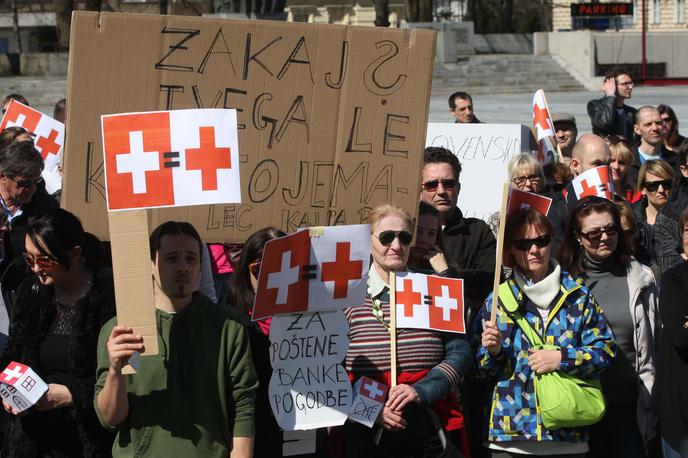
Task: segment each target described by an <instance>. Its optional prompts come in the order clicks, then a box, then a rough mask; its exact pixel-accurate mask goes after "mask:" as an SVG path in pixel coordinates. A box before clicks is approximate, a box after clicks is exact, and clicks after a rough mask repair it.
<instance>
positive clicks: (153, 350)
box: [109, 210, 158, 356]
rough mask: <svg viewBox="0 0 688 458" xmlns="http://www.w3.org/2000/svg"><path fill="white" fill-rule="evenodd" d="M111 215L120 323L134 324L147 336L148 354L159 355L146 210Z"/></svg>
mask: <svg viewBox="0 0 688 458" xmlns="http://www.w3.org/2000/svg"><path fill="white" fill-rule="evenodd" d="M109 216H110V237H111V238H110V242H111V243H112V266H113V268H112V270H113V275H114V278H115V302H116V304H117V324H123V325H126V326H131V327H132V328H133V329H134V334H138V335H141V336H142V337H143V344H144V346H145V348H146V351H145V355H147V356H148V355H157V354H158V332H157V328H156V325H155V299H154V296H153V282H152V281H151V275H152V274H151V260H150V248H149V244H148V216H147V214H146V210H132V211H126V212H110V213H109Z"/></svg>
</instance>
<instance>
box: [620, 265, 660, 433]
mask: <svg viewBox="0 0 688 458" xmlns="http://www.w3.org/2000/svg"><path fill="white" fill-rule="evenodd" d="M626 280H627V281H628V293H629V297H630V301H629V307H630V311H631V316H632V317H633V324H634V326H635V349H636V359H635V368H636V373H637V374H638V380H639V385H638V410H637V418H638V427H639V428H640V433H641V434H642V435H643V438H644V439H645V441H647V440H649V439H652V438H653V437H654V436H655V434H656V430H655V428H656V422H657V420H656V418H655V417H654V415H652V413H651V412H650V402H651V393H652V385H653V383H654V381H655V367H656V361H657V357H658V355H659V346H660V344H661V334H662V323H661V319H660V316H659V291H658V288H657V283H656V282H655V277H654V275H653V274H652V270H650V268H649V267H647V266H645V265H643V264H640V263H639V262H638V261H636V260H631V262H630V263H629V266H628V268H627V269H626Z"/></svg>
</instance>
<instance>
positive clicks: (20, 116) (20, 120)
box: [7, 113, 26, 127]
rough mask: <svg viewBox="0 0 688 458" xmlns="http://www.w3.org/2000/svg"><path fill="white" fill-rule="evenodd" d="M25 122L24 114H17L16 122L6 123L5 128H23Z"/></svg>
mask: <svg viewBox="0 0 688 458" xmlns="http://www.w3.org/2000/svg"><path fill="white" fill-rule="evenodd" d="M25 122H26V115H25V114H24V113H19V114H18V115H17V120H16V121H8V122H7V127H15V126H16V127H24V123H25Z"/></svg>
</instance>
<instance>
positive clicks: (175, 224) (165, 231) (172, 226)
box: [148, 221, 203, 261]
mask: <svg viewBox="0 0 688 458" xmlns="http://www.w3.org/2000/svg"><path fill="white" fill-rule="evenodd" d="M165 235H188V236H189V237H191V238H193V239H194V240H196V241H197V242H198V256H199V257H200V256H202V255H203V241H202V240H201V236H200V235H198V231H196V228H194V227H193V226H192V225H191V224H189V223H186V222H183V221H167V222H165V223H162V224H161V225H160V226H158V227H156V228H155V230H154V231H153V232H152V233H151V235H150V237H149V238H148V241H149V242H150V256H151V261H155V255H156V254H157V253H158V251H160V242H161V241H162V238H163V237H164V236H165Z"/></svg>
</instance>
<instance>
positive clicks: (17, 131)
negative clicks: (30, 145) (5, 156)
mask: <svg viewBox="0 0 688 458" xmlns="http://www.w3.org/2000/svg"><path fill="white" fill-rule="evenodd" d="M21 135H28V136H29V137H30V136H31V133H30V132H29V131H28V130H26V129H24V128H23V127H20V126H12V127H7V128H6V129H5V130H3V131H2V132H0V149H3V148H5V147H7V146H8V145H9V144H10V143H14V141H15V140H16V139H17V137H19V136H21Z"/></svg>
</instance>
